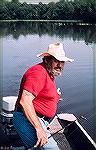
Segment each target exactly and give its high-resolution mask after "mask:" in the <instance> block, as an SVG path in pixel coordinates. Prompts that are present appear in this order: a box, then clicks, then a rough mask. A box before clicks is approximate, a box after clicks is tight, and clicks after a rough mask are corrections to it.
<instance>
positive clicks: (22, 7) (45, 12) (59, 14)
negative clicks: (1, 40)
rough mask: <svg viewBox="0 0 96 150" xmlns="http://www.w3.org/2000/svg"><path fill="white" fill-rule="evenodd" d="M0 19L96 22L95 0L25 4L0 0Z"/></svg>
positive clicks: (63, 0) (15, 0)
mask: <svg viewBox="0 0 96 150" xmlns="http://www.w3.org/2000/svg"><path fill="white" fill-rule="evenodd" d="M0 20H62V21H63V20H70V21H78V20H80V21H81V22H87V23H96V0H74V1H68V0H60V1H59V2H56V3H54V2H50V3H48V4H43V3H42V2H40V3H39V4H27V3H26V2H24V3H20V2H19V0H12V1H11V2H8V1H7V0H0Z"/></svg>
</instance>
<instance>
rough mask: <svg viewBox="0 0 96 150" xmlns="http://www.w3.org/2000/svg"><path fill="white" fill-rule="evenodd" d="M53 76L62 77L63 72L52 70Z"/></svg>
mask: <svg viewBox="0 0 96 150" xmlns="http://www.w3.org/2000/svg"><path fill="white" fill-rule="evenodd" d="M52 74H53V76H58V75H61V71H58V70H55V69H52Z"/></svg>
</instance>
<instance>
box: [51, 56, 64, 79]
mask: <svg viewBox="0 0 96 150" xmlns="http://www.w3.org/2000/svg"><path fill="white" fill-rule="evenodd" d="M64 64H65V62H64V61H59V60H57V59H56V58H54V57H53V58H52V63H51V73H52V75H53V76H58V75H61V71H62V70H63V68H64Z"/></svg>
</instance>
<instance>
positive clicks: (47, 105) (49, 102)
mask: <svg viewBox="0 0 96 150" xmlns="http://www.w3.org/2000/svg"><path fill="white" fill-rule="evenodd" d="M23 89H25V90H27V91H29V92H31V93H32V94H33V95H35V96H36V97H35V99H34V100H33V101H32V102H33V105H34V108H35V110H36V112H38V113H40V114H43V115H45V116H47V117H50V118H51V117H53V116H54V115H55V113H56V109H57V103H58V101H59V98H60V97H59V95H58V93H57V89H56V85H55V83H54V79H53V78H52V77H50V75H49V74H48V72H47V70H46V69H45V67H44V65H43V63H40V64H37V65H35V66H33V67H31V68H29V69H28V70H27V71H26V72H25V74H24V76H23V78H22V81H21V86H20V93H19V99H18V101H19V100H20V97H21V95H22V91H23Z"/></svg>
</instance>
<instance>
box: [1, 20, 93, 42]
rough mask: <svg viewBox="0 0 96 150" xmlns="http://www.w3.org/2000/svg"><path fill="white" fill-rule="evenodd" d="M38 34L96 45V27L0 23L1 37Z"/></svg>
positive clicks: (61, 24) (16, 37)
mask: <svg viewBox="0 0 96 150" xmlns="http://www.w3.org/2000/svg"><path fill="white" fill-rule="evenodd" d="M27 34H38V35H39V36H42V35H44V34H48V35H49V36H54V35H56V36H58V37H60V38H62V39H63V38H64V37H70V38H73V40H74V41H75V40H78V41H79V40H84V41H85V42H86V44H88V43H96V38H95V37H96V26H95V25H88V26H85V25H81V26H80V25H76V24H72V25H69V24H67V23H49V22H46V23H44V22H0V37H4V36H9V35H12V36H13V38H15V39H18V38H19V36H20V35H23V36H26V35H27Z"/></svg>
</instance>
